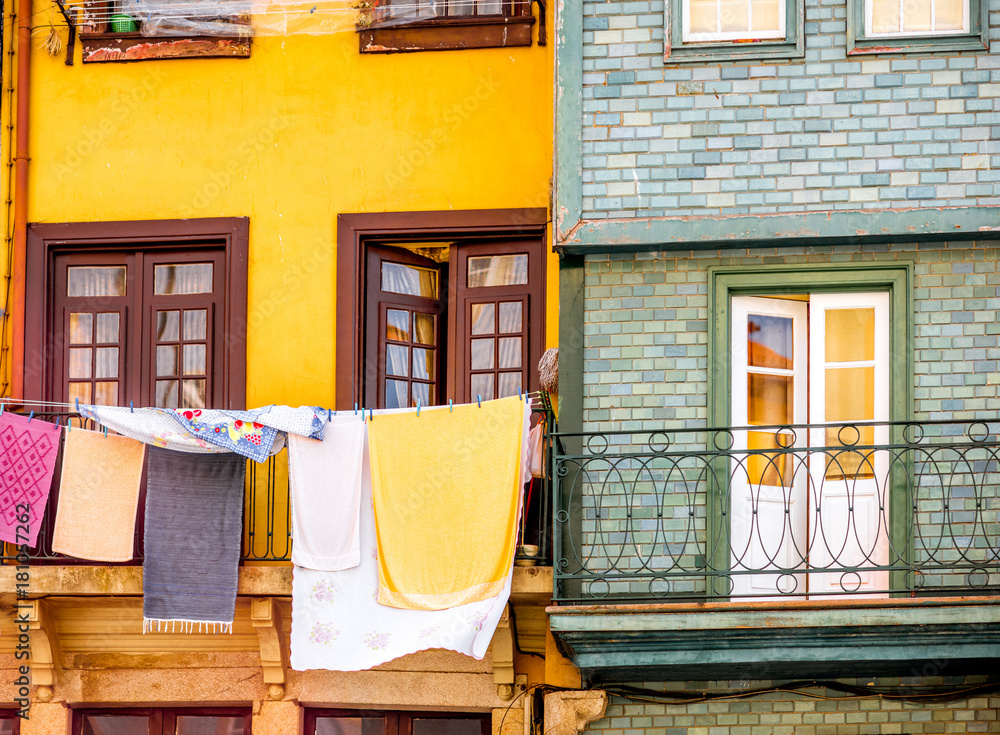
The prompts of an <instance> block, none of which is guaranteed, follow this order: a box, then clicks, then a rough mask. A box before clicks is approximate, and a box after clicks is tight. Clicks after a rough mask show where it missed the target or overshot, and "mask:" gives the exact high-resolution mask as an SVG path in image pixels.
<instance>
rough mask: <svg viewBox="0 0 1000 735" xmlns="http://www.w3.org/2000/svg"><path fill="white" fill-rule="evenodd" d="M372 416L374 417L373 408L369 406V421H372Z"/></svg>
mask: <svg viewBox="0 0 1000 735" xmlns="http://www.w3.org/2000/svg"><path fill="white" fill-rule="evenodd" d="M372 418H374V417H373V416H372V410H371V409H370V408H369V409H368V420H369V421H371V420H372Z"/></svg>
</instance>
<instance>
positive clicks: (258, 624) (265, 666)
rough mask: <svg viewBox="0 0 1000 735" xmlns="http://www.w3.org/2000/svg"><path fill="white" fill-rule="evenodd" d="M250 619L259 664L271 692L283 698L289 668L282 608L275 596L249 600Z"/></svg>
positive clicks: (278, 697) (270, 693)
mask: <svg viewBox="0 0 1000 735" xmlns="http://www.w3.org/2000/svg"><path fill="white" fill-rule="evenodd" d="M250 623H251V625H253V627H254V629H255V630H256V631H257V641H258V643H259V645H260V667H261V669H262V670H263V673H264V683H265V684H268V685H269V686H268V688H267V691H268V696H269V697H271V699H281V698H282V697H283V696H284V695H285V671H286V670H287V668H288V661H287V657H286V656H285V647H284V645H283V643H282V641H284V639H285V635H284V631H283V630H282V625H281V612H280V611H279V610H278V606H277V604H276V603H275V601H274V598H272V597H254V598H252V599H251V600H250Z"/></svg>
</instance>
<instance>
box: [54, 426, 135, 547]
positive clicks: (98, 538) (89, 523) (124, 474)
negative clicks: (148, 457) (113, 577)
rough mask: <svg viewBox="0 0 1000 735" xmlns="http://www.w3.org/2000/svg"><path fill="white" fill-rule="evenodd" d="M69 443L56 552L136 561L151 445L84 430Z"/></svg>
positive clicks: (74, 432) (71, 436)
mask: <svg viewBox="0 0 1000 735" xmlns="http://www.w3.org/2000/svg"><path fill="white" fill-rule="evenodd" d="M65 439H66V441H65V443H64V445H63V464H62V479H61V480H60V482H59V504H58V506H57V508H56V526H55V530H54V532H53V534H52V550H53V551H56V552H58V553H60V554H66V555H67V556H75V557H76V558H78V559H92V560H94V561H130V560H131V559H132V539H133V537H134V536H135V512H136V508H137V506H138V504H139V484H140V483H141V481H142V462H143V458H144V457H145V454H146V445H145V444H143V443H142V442H137V441H136V440H135V439H129V438H128V437H125V436H114V435H111V436H105V435H104V434H103V433H102V432H98V431H86V430H84V429H73V430H72V431H68V432H65Z"/></svg>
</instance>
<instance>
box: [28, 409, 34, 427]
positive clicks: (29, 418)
mask: <svg viewBox="0 0 1000 735" xmlns="http://www.w3.org/2000/svg"><path fill="white" fill-rule="evenodd" d="M33 418H35V412H34V411H32V412H31V413H29V414H28V423H29V424H30V423H31V419H33Z"/></svg>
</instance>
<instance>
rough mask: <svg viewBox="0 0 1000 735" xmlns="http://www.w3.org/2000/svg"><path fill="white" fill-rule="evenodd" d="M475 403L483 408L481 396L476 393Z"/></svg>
mask: <svg viewBox="0 0 1000 735" xmlns="http://www.w3.org/2000/svg"><path fill="white" fill-rule="evenodd" d="M476 403H478V404H479V407H480V408H482V407H483V397H482V396H481V395H479V394H478V393H477V394H476Z"/></svg>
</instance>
